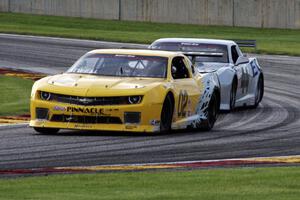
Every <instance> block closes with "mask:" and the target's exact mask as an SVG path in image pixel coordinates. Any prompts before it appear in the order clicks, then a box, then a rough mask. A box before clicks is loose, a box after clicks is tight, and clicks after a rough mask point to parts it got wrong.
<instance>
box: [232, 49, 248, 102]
mask: <svg viewBox="0 0 300 200" xmlns="http://www.w3.org/2000/svg"><path fill="white" fill-rule="evenodd" d="M231 56H232V61H233V63H234V65H235V66H234V68H235V70H236V74H237V79H238V80H237V81H238V84H237V90H236V100H239V99H241V98H243V97H244V96H246V95H247V94H248V90H249V81H250V80H249V78H250V71H249V69H248V67H247V63H243V64H237V63H236V62H237V60H238V58H239V57H240V56H243V55H242V53H241V51H240V50H239V48H238V47H237V46H236V45H233V46H231Z"/></svg>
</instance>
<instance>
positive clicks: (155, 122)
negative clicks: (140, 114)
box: [150, 119, 160, 126]
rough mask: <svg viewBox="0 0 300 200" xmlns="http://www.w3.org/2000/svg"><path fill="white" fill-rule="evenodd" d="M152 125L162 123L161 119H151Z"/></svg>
mask: <svg viewBox="0 0 300 200" xmlns="http://www.w3.org/2000/svg"><path fill="white" fill-rule="evenodd" d="M150 125H152V126H159V125H160V121H159V120H156V119H152V120H150Z"/></svg>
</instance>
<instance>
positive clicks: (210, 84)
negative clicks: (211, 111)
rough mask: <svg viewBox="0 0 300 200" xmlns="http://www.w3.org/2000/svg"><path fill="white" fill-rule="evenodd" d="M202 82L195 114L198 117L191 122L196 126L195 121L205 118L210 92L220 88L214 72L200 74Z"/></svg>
mask: <svg viewBox="0 0 300 200" xmlns="http://www.w3.org/2000/svg"><path fill="white" fill-rule="evenodd" d="M202 84H203V86H204V87H203V88H204V90H203V93H202V96H201V97H200V99H199V103H198V105H197V108H196V114H197V115H198V118H197V119H196V120H195V121H194V122H193V123H192V126H193V127H196V124H197V123H199V122H201V121H204V120H206V119H207V115H208V113H207V108H208V106H209V102H210V99H211V97H212V94H213V93H214V92H215V91H220V90H221V88H220V81H219V79H218V75H217V74H216V73H215V72H212V73H206V74H202Z"/></svg>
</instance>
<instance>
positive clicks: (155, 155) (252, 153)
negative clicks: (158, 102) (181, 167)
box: [0, 34, 300, 170]
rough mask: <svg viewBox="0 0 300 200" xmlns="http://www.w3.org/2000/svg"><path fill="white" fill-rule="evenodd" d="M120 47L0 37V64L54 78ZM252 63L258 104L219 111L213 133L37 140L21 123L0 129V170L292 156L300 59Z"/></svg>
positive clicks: (297, 137)
mask: <svg viewBox="0 0 300 200" xmlns="http://www.w3.org/2000/svg"><path fill="white" fill-rule="evenodd" d="M121 46H128V45H124V44H118V43H112V44H111V43H106V42H104V43H102V42H93V41H79V40H64V39H53V38H35V37H27V36H26V37H23V36H13V35H12V36H10V35H5V34H3V35H1V34H0V67H3V66H5V67H15V68H27V69H31V70H32V69H33V70H36V71H40V72H47V73H57V72H62V71H64V70H65V69H67V68H68V67H69V66H70V65H71V64H72V63H73V62H74V61H75V60H76V59H77V58H78V57H80V56H81V55H82V54H84V53H85V52H87V51H88V50H91V49H95V48H118V47H121ZM129 46H130V47H136V48H137V47H139V48H141V47H143V46H142V45H129ZM258 59H259V63H260V64H261V66H262V67H263V70H264V73H265V96H264V98H263V101H262V103H261V104H260V106H259V107H258V108H257V109H239V110H236V111H234V112H232V113H229V114H221V115H220V117H219V119H218V121H217V123H216V126H215V127H214V129H213V131H210V132H197V131H192V132H187V131H179V132H175V133H170V134H164V135H154V136H153V135H146V134H133V133H132V134H128V133H121V132H118V133H116V132H113V133H112V132H79V131H62V132H60V134H58V135H39V134H36V133H35V132H34V131H33V130H32V129H31V128H29V127H27V126H24V125H19V126H14V127H7V126H6V127H0V169H1V170H4V169H21V168H22V169H30V168H39V167H61V166H90V165H110V164H135V163H160V162H177V161H195V160H214V159H227V158H228V159H229V158H248V157H266V156H286V155H300V78H299V77H300V58H299V57H286V56H264V55H260V56H258Z"/></svg>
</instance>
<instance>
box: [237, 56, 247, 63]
mask: <svg viewBox="0 0 300 200" xmlns="http://www.w3.org/2000/svg"><path fill="white" fill-rule="evenodd" d="M248 62H249V58H247V57H245V56H240V57H239V58H238V59H237V61H236V62H235V65H240V64H246V63H248Z"/></svg>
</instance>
